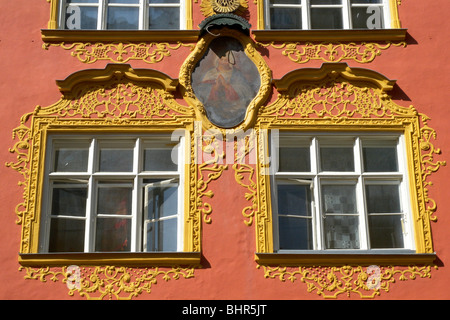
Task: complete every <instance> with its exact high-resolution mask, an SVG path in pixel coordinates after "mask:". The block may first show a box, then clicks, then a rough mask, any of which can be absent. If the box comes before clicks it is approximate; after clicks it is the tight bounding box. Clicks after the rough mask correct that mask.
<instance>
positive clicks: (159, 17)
mask: <svg viewBox="0 0 450 320" xmlns="http://www.w3.org/2000/svg"><path fill="white" fill-rule="evenodd" d="M148 20H149V26H148V27H149V29H160V30H176V29H179V28H180V9H179V8H161V7H150V8H149V18H148Z"/></svg>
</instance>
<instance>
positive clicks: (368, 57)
mask: <svg viewBox="0 0 450 320" xmlns="http://www.w3.org/2000/svg"><path fill="white" fill-rule="evenodd" d="M259 45H261V46H264V47H272V48H274V49H280V50H283V51H282V54H283V56H286V57H288V58H289V60H291V61H293V62H295V63H298V64H304V63H307V62H309V61H312V60H318V61H323V62H342V61H355V62H358V63H370V62H372V61H373V60H375V58H376V57H378V56H379V55H381V53H382V51H384V50H387V49H389V48H390V47H392V46H395V47H400V46H401V47H406V42H399V43H393V42H386V43H384V44H380V43H375V42H363V43H360V44H357V43H354V42H351V43H340V42H336V43H327V42H323V43H311V42H307V43H299V42H286V43H282V44H275V43H274V42H270V43H259Z"/></svg>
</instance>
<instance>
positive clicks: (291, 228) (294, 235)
mask: <svg viewBox="0 0 450 320" xmlns="http://www.w3.org/2000/svg"><path fill="white" fill-rule="evenodd" d="M278 222H279V245H280V249H281V250H283V249H286V250H289V249H291V250H309V249H312V248H313V241H312V222H311V219H307V218H292V217H279V219H278Z"/></svg>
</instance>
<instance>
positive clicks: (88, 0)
mask: <svg viewBox="0 0 450 320" xmlns="http://www.w3.org/2000/svg"><path fill="white" fill-rule="evenodd" d="M98 1H99V0H66V3H98Z"/></svg>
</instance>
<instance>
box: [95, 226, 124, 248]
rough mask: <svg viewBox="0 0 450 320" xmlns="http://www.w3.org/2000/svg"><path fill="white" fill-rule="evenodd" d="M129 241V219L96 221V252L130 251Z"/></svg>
mask: <svg viewBox="0 0 450 320" xmlns="http://www.w3.org/2000/svg"><path fill="white" fill-rule="evenodd" d="M130 239H131V220H130V219H121V218H98V219H97V228H96V243H95V250H96V251H130Z"/></svg>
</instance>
